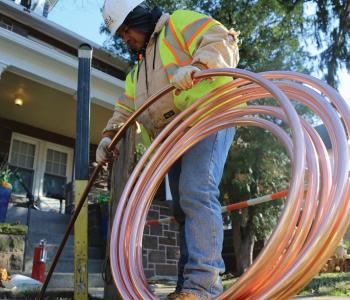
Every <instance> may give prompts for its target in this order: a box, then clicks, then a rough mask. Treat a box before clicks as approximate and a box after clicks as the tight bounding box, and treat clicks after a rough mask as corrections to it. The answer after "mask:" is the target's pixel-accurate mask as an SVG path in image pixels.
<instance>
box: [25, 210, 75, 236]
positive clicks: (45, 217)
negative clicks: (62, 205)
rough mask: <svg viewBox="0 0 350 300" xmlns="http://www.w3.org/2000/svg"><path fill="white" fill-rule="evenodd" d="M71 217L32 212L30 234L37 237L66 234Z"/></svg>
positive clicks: (52, 213) (53, 213)
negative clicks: (34, 234)
mask: <svg viewBox="0 0 350 300" xmlns="http://www.w3.org/2000/svg"><path fill="white" fill-rule="evenodd" d="M70 218H71V216H70V215H64V214H59V213H55V212H46V211H38V210H31V215H30V230H29V233H31V232H35V233H36V234H37V235H49V234H53V233H54V234H56V235H58V234H62V235H63V234H64V232H65V230H66V228H67V225H68V223H69V221H70Z"/></svg>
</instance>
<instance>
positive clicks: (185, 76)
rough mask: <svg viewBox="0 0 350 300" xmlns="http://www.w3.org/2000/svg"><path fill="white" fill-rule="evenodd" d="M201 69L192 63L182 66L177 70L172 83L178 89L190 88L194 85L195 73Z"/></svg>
mask: <svg viewBox="0 0 350 300" xmlns="http://www.w3.org/2000/svg"><path fill="white" fill-rule="evenodd" d="M199 71H200V69H199V68H197V67H195V66H192V65H188V66H184V67H181V68H179V69H178V70H177V72H176V74H175V75H174V77H173V78H172V79H171V81H170V83H171V84H173V85H174V86H175V87H176V89H178V90H188V89H190V88H191V87H192V86H193V79H192V76H193V74H194V73H197V72H199Z"/></svg>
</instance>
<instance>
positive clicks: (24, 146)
mask: <svg viewBox="0 0 350 300" xmlns="http://www.w3.org/2000/svg"><path fill="white" fill-rule="evenodd" d="M9 162H10V164H11V166H12V168H14V169H16V170H17V171H18V173H19V174H20V176H21V178H22V179H23V182H24V184H25V186H27V187H28V189H29V191H30V192H32V193H33V194H34V195H35V196H39V197H41V198H42V197H48V198H56V199H63V198H64V188H65V185H66V183H67V182H68V181H71V178H72V175H71V174H72V168H73V149H71V148H68V147H64V146H61V145H58V144H54V143H50V142H46V141H43V140H39V139H34V138H31V137H28V136H25V135H21V134H18V133H14V134H13V136H12V141H11V149H10V157H9ZM14 185H15V193H16V194H19V195H25V194H26V191H25V188H24V187H23V185H21V183H20V182H19V181H18V180H17V181H16V182H15V184H14Z"/></svg>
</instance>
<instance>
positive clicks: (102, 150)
mask: <svg viewBox="0 0 350 300" xmlns="http://www.w3.org/2000/svg"><path fill="white" fill-rule="evenodd" d="M111 142H112V140H111V138H109V137H107V136H105V137H103V138H102V140H101V141H100V143H99V144H98V147H97V150H96V161H97V162H98V163H100V162H102V161H107V160H111V159H112V157H113V154H114V156H118V155H119V150H118V148H117V147H115V148H114V150H113V153H112V152H109V151H108V149H107V147H108V145H109V144H110V143H111Z"/></svg>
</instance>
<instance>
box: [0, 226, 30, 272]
mask: <svg viewBox="0 0 350 300" xmlns="http://www.w3.org/2000/svg"><path fill="white" fill-rule="evenodd" d="M16 231H18V232H16ZM26 232H27V226H24V225H11V224H6V223H3V224H1V226H0V268H5V269H6V270H7V271H8V272H10V273H11V272H12V273H13V272H20V271H22V268H23V259H24V249H25V236H26Z"/></svg>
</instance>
